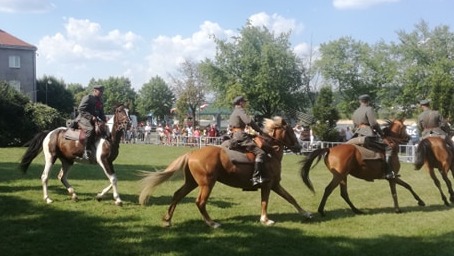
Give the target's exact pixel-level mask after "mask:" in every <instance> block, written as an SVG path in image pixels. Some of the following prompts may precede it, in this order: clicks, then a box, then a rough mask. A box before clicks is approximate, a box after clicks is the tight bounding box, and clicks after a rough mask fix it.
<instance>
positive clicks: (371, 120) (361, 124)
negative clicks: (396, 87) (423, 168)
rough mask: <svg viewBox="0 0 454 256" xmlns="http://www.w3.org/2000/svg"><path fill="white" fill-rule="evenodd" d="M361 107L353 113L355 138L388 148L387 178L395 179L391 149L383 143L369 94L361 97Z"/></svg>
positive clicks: (381, 132)
mask: <svg viewBox="0 0 454 256" xmlns="http://www.w3.org/2000/svg"><path fill="white" fill-rule="evenodd" d="M358 100H359V103H360V106H359V108H358V109H356V110H355V112H353V115H352V119H353V124H354V126H355V129H356V130H355V132H354V135H353V137H357V136H359V137H366V138H365V144H366V143H371V144H374V145H377V146H378V147H382V148H383V149H385V148H386V156H387V159H386V161H385V162H386V170H385V178H386V179H393V178H395V176H394V172H393V169H392V165H391V157H390V155H391V152H390V147H387V146H386V144H384V143H383V141H382V140H381V137H382V136H383V131H382V129H381V127H380V125H379V124H378V122H377V119H376V115H375V112H374V109H373V108H372V107H371V106H369V101H370V96H369V95H367V94H364V95H361V96H359V98H358Z"/></svg>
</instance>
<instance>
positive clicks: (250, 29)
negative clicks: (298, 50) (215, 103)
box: [202, 23, 305, 117]
mask: <svg viewBox="0 0 454 256" xmlns="http://www.w3.org/2000/svg"><path fill="white" fill-rule="evenodd" d="M289 36H290V33H282V34H280V35H278V36H275V35H274V33H272V32H270V31H269V30H268V29H267V28H266V27H262V28H259V27H254V26H252V25H251V24H249V23H248V24H246V26H244V27H243V28H242V29H241V31H240V36H238V37H236V38H234V40H233V42H229V41H227V40H220V39H215V42H216V44H217V53H216V57H215V59H214V60H206V61H204V62H203V65H202V67H203V69H202V70H203V72H204V74H206V76H207V77H208V79H209V81H210V85H211V86H212V88H213V89H214V91H215V94H216V96H217V99H218V100H219V101H221V103H220V104H222V105H224V106H230V105H231V101H232V99H233V98H235V97H236V96H238V95H240V94H242V95H244V96H245V97H246V98H247V99H248V100H249V105H250V108H251V109H252V110H253V111H254V112H256V113H257V114H258V115H261V116H265V117H271V116H272V115H275V114H282V112H283V111H288V110H301V109H303V107H304V106H305V105H304V101H303V100H302V99H303V96H304V87H303V83H302V72H303V69H302V68H301V67H302V62H301V60H300V59H299V58H298V57H297V56H296V55H295V54H294V52H293V50H292V49H291V48H290V43H289Z"/></svg>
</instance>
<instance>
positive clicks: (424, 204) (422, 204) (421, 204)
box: [418, 201, 426, 206]
mask: <svg viewBox="0 0 454 256" xmlns="http://www.w3.org/2000/svg"><path fill="white" fill-rule="evenodd" d="M418 205H419V206H426V203H424V202H423V201H420V202H418Z"/></svg>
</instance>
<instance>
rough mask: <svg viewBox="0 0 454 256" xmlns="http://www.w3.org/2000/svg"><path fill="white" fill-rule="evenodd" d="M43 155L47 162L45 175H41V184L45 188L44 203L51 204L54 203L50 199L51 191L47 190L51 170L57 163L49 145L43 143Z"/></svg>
mask: <svg viewBox="0 0 454 256" xmlns="http://www.w3.org/2000/svg"><path fill="white" fill-rule="evenodd" d="M43 153H44V161H45V164H44V170H43V173H42V174H41V183H42V186H43V198H44V201H46V203H48V204H51V203H52V202H53V200H52V199H50V197H49V191H48V189H47V186H48V182H49V173H50V170H51V168H52V166H53V164H54V163H55V161H56V157H55V156H52V154H51V152H50V150H49V146H48V143H43Z"/></svg>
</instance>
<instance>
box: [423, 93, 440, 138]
mask: <svg viewBox="0 0 454 256" xmlns="http://www.w3.org/2000/svg"><path fill="white" fill-rule="evenodd" d="M421 105H424V106H427V107H426V108H425V109H424V111H423V112H422V113H421V114H420V115H419V116H418V128H419V130H420V131H421V137H422V138H425V137H427V136H430V135H431V134H436V135H440V136H441V137H445V136H446V135H447V134H446V132H445V131H443V130H442V129H441V128H440V126H441V124H442V122H443V118H442V116H441V115H440V113H439V112H438V111H436V110H432V109H430V108H429V107H428V105H429V102H428V101H427V100H423V101H421Z"/></svg>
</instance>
